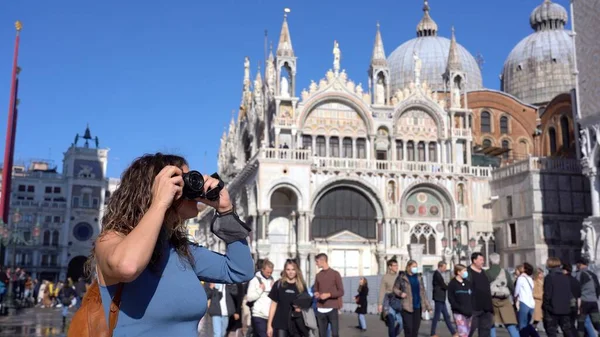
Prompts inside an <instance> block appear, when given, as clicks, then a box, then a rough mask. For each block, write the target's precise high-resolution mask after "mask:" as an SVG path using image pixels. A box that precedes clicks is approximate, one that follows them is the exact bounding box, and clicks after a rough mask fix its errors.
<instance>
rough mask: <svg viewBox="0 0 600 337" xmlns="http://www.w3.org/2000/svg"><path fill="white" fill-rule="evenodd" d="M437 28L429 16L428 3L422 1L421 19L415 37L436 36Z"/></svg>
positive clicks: (425, 0)
mask: <svg viewBox="0 0 600 337" xmlns="http://www.w3.org/2000/svg"><path fill="white" fill-rule="evenodd" d="M437 31H438V26H437V23H435V21H433V19H432V18H431V16H429V1H427V0H424V3H423V18H422V19H421V21H420V22H419V24H418V25H417V36H418V37H423V36H436V35H437Z"/></svg>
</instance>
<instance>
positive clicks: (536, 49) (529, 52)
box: [502, 0, 575, 104]
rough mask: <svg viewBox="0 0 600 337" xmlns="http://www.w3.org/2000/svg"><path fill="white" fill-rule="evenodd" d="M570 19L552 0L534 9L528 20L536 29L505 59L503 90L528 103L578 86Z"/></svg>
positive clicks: (547, 99)
mask: <svg viewBox="0 0 600 337" xmlns="http://www.w3.org/2000/svg"><path fill="white" fill-rule="evenodd" d="M567 19H568V15H567V11H566V10H565V9H564V7H562V6H561V5H559V4H555V3H552V2H551V1H549V0H544V3H542V4H541V5H540V6H538V7H537V8H535V9H534V10H533V12H532V13H531V16H530V18H529V22H530V24H531V27H532V28H533V29H534V30H535V32H534V33H533V34H531V35H529V36H527V37H526V38H524V39H523V40H522V41H521V42H519V43H518V44H517V45H516V46H515V48H514V49H513V50H512V51H511V52H510V54H509V55H508V58H507V59H506V61H505V62H504V68H503V70H502V90H503V91H504V92H506V93H509V94H511V95H513V96H515V97H518V98H520V99H521V100H523V101H524V102H526V103H530V104H543V103H547V102H549V101H551V100H552V99H553V98H554V97H556V96H557V95H559V94H562V93H565V92H569V91H570V90H571V89H573V88H574V87H575V76H574V75H573V71H574V67H573V40H572V38H571V36H570V35H569V32H568V31H567V30H565V25H566V23H567Z"/></svg>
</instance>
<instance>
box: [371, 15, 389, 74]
mask: <svg viewBox="0 0 600 337" xmlns="http://www.w3.org/2000/svg"><path fill="white" fill-rule="evenodd" d="M371 65H372V66H382V67H386V66H387V61H386V59H385V50H384V49H383V39H382V38H381V31H380V29H379V22H377V33H376V34H375V45H373V54H372V55H371Z"/></svg>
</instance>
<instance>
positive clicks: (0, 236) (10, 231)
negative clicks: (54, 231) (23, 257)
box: [0, 209, 40, 316]
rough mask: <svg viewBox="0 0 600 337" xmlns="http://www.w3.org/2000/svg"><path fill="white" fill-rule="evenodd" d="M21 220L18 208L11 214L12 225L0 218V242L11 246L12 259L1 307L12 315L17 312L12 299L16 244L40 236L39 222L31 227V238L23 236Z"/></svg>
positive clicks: (22, 243) (31, 241)
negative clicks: (6, 290) (6, 289)
mask: <svg viewBox="0 0 600 337" xmlns="http://www.w3.org/2000/svg"><path fill="white" fill-rule="evenodd" d="M21 220H22V216H21V213H20V212H19V209H17V210H16V211H15V212H14V213H13V216H12V221H11V222H12V226H8V225H6V224H5V223H4V222H3V221H2V220H0V242H1V243H2V244H3V245H4V246H5V247H8V246H9V245H10V246H11V247H12V259H11V264H10V270H11V272H12V275H9V283H8V292H7V294H6V297H5V299H4V303H3V307H6V308H7V309H8V315H9V316H12V315H15V314H16V313H17V306H16V305H15V300H14V288H15V285H14V281H15V276H16V275H15V269H16V267H17V246H18V245H27V246H29V245H32V244H34V243H35V242H36V240H37V238H38V237H39V236H40V224H39V222H37V223H36V225H35V226H34V227H33V231H32V234H33V235H32V236H33V238H25V236H24V235H23V231H22V229H21V228H19V223H20V222H21Z"/></svg>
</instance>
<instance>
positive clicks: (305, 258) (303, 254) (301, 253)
mask: <svg viewBox="0 0 600 337" xmlns="http://www.w3.org/2000/svg"><path fill="white" fill-rule="evenodd" d="M298 255H299V256H300V270H302V272H303V273H304V278H305V279H306V281H307V282H308V279H309V277H310V272H309V269H308V265H307V263H306V262H307V261H308V253H307V252H305V251H302V250H300V251H299V252H298ZM308 284H311V283H308Z"/></svg>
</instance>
